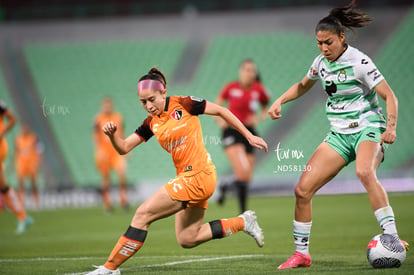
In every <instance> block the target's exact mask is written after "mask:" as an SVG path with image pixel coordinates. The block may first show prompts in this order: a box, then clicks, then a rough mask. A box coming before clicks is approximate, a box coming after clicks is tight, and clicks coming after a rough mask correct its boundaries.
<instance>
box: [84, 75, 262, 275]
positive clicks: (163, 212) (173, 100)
mask: <svg viewBox="0 0 414 275" xmlns="http://www.w3.org/2000/svg"><path fill="white" fill-rule="evenodd" d="M166 84H167V81H166V79H165V76H164V75H163V73H162V72H161V71H159V70H158V69H156V68H152V69H151V70H150V71H149V72H148V74H146V75H144V76H143V77H141V78H140V80H139V82H138V89H137V91H138V96H139V100H140V102H141V105H142V106H143V107H144V108H145V110H146V111H147V112H148V113H149V115H148V117H147V118H146V119H145V120H144V122H143V123H142V125H141V126H140V127H138V129H137V130H136V131H135V133H134V134H132V135H130V136H129V137H127V138H126V139H123V138H121V137H120V136H119V135H118V134H117V129H118V125H116V124H115V123H114V122H109V123H107V124H105V125H104V127H103V131H104V132H105V134H106V135H108V137H109V138H110V140H111V142H112V145H113V146H114V148H115V149H116V150H117V151H118V152H119V153H120V154H126V153H128V152H130V151H131V150H132V149H133V148H135V147H137V146H138V145H140V144H141V143H143V142H146V141H148V139H149V138H151V137H152V136H154V135H155V137H156V138H157V140H158V142H159V143H160V145H161V146H162V147H163V148H164V149H165V150H166V151H167V152H169V153H171V157H172V160H173V162H174V164H175V167H176V170H177V177H176V178H174V179H172V180H170V181H169V182H168V183H167V184H165V185H164V186H163V187H161V188H160V189H159V190H158V191H157V192H155V193H154V194H153V195H152V196H151V197H150V198H148V199H147V200H146V201H145V202H144V203H143V204H142V205H141V206H139V207H138V209H137V210H136V212H135V215H134V217H133V219H132V221H131V224H130V226H129V227H128V229H127V231H126V232H125V234H124V235H122V236H121V237H120V239H119V240H118V242H117V244H116V245H115V247H114V248H113V250H112V253H111V254H110V256H109V258H108V260H107V262H106V263H105V264H104V265H102V266H98V267H97V269H96V270H94V271H92V272H90V273H89V274H92V275H93V274H120V270H119V268H118V267H119V266H120V265H121V264H122V263H124V262H125V261H126V260H128V259H129V258H130V257H132V256H133V255H134V254H135V253H136V252H137V251H138V250H139V249H140V248H141V246H142V245H143V243H144V241H145V238H146V236H147V230H148V228H149V226H150V225H151V223H152V222H154V221H156V220H159V219H162V218H165V217H168V216H171V215H174V214H175V231H176V237H177V240H178V243H179V244H180V245H181V246H182V247H183V248H192V247H196V246H198V245H200V244H202V243H204V242H207V241H209V240H212V239H217V238H223V237H228V236H230V235H231V234H233V233H236V232H238V231H245V232H246V233H247V234H249V235H250V236H252V237H253V238H254V239H255V240H256V243H257V244H258V245H259V246H260V247H262V246H263V244H264V236H263V232H262V230H261V228H260V227H259V225H258V223H257V218H256V215H255V213H254V212H253V211H251V210H248V211H246V212H244V213H243V214H241V215H240V216H238V217H235V218H230V219H221V220H215V221H211V222H209V223H205V224H202V222H203V218H204V215H205V212H206V209H207V204H208V199H209V198H210V197H211V195H212V194H213V192H214V189H215V186H216V179H217V176H216V170H215V167H214V165H213V163H212V161H211V159H210V155H209V153H208V152H207V150H206V148H205V145H204V142H203V135H202V131H201V125H200V120H199V118H198V115H201V114H207V115H212V116H220V117H221V118H222V119H224V120H225V121H226V122H227V123H228V124H229V125H231V126H232V127H233V128H235V129H236V130H238V131H239V132H240V133H241V134H242V135H243V136H244V137H245V138H246V139H247V140H248V141H249V143H250V144H251V145H252V146H254V147H256V148H259V149H262V150H266V151H267V144H266V142H265V141H264V140H263V139H261V138H260V137H257V136H254V135H253V134H252V133H251V132H250V131H249V130H247V129H246V127H245V126H244V125H243V124H242V123H241V122H240V121H239V120H238V119H237V118H236V117H235V116H234V115H233V114H232V113H231V112H230V111H229V110H228V109H226V108H224V107H222V106H219V105H217V104H214V103H211V102H208V101H206V100H203V99H199V98H195V97H181V96H172V97H167V92H166V90H165V88H166Z"/></svg>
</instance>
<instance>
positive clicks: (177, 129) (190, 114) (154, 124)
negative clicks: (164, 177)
mask: <svg viewBox="0 0 414 275" xmlns="http://www.w3.org/2000/svg"><path fill="white" fill-rule="evenodd" d="M205 106H206V101H205V100H203V99H199V98H196V97H181V96H172V97H167V99H166V104H165V109H164V112H163V113H162V114H161V115H160V116H154V115H149V116H148V117H147V119H145V120H144V122H143V123H142V125H141V126H140V127H139V128H138V129H137V130H136V131H135V133H136V134H137V135H139V136H140V137H141V138H143V139H144V140H145V141H147V140H148V139H149V138H151V137H152V136H153V135H155V137H156V138H157V140H158V142H159V143H160V145H161V146H162V147H163V148H164V149H165V150H166V151H167V152H169V153H170V154H171V156H172V159H173V162H174V165H175V167H176V169H177V175H178V174H180V173H182V172H189V171H194V172H195V173H197V172H199V171H202V170H205V169H207V168H208V167H211V166H212V162H211V159H210V155H209V153H208V152H207V150H206V148H205V145H204V141H203V133H202V130H201V125H200V120H199V118H198V115H199V114H203V113H204V110H205Z"/></svg>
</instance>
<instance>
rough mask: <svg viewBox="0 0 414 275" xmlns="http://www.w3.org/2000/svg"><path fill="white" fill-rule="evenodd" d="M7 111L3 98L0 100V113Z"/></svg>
mask: <svg viewBox="0 0 414 275" xmlns="http://www.w3.org/2000/svg"><path fill="white" fill-rule="evenodd" d="M6 111H7V105H6V103H4V101H3V100H0V115H1V114H4V113H5V112H6Z"/></svg>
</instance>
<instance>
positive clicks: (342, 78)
mask: <svg viewBox="0 0 414 275" xmlns="http://www.w3.org/2000/svg"><path fill="white" fill-rule="evenodd" d="M346 78H347V76H346V71H345V70H344V69H342V70H340V71H339V74H338V81H339V82H344V81H345V80H346Z"/></svg>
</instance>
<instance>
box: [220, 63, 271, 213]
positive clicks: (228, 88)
mask: <svg viewBox="0 0 414 275" xmlns="http://www.w3.org/2000/svg"><path fill="white" fill-rule="evenodd" d="M226 102H227V106H228V108H229V110H230V111H231V112H232V113H233V114H234V115H235V116H236V117H237V118H238V119H239V120H240V121H241V122H242V123H243V125H244V126H246V128H247V129H249V131H250V132H252V133H253V134H256V130H255V127H256V125H257V124H258V123H260V122H261V121H262V120H264V119H265V118H266V117H267V104H268V102H269V95H268V93H267V92H266V89H265V87H264V86H263V85H262V84H261V82H260V75H259V71H258V69H257V66H256V64H255V63H254V61H253V60H252V59H245V60H244V61H243V62H242V63H241V65H240V68H239V79H238V80H237V81H232V82H230V83H228V84H226V85H225V86H224V87H223V89H222V91H221V92H220V94H219V96H218V97H217V99H216V103H217V104H218V105H224V104H225V103H226ZM259 108H260V113H259V114H258V115H257V114H256V111H257V110H258V109H259ZM217 121H218V124H219V126H220V128H222V129H223V146H224V150H225V153H226V155H227V158H228V159H229V160H230V163H231V165H232V168H233V172H234V175H235V179H234V178H231V180H230V181H229V180H222V181H221V182H220V186H219V190H220V194H219V198H218V203H219V204H223V203H224V200H225V197H226V192H227V191H228V189H229V188H230V187H234V188H236V190H237V198H238V201H239V207H240V213H243V212H244V211H246V209H247V193H248V185H249V182H250V180H251V178H252V175H253V169H254V164H255V155H254V151H255V149H254V148H253V146H251V145H250V144H249V142H248V141H247V140H246V138H245V137H243V135H242V134H240V133H239V132H238V131H236V130H235V129H234V128H232V127H230V126H229V125H227V123H226V122H224V121H223V120H222V119H220V118H218V119H217Z"/></svg>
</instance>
